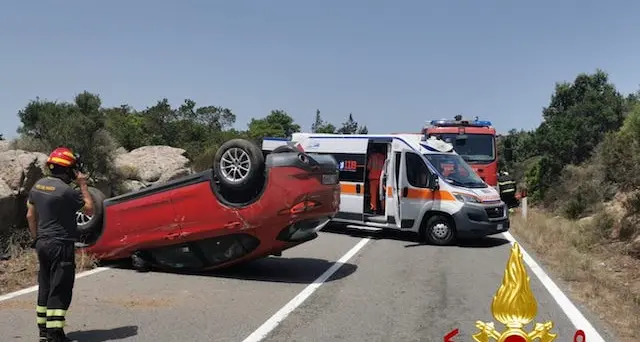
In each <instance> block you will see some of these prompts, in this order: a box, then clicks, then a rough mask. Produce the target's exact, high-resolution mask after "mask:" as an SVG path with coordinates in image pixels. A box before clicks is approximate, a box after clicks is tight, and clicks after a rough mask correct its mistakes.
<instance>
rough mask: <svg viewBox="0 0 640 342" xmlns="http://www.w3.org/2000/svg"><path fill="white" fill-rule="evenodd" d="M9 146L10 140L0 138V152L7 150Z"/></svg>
mask: <svg viewBox="0 0 640 342" xmlns="http://www.w3.org/2000/svg"><path fill="white" fill-rule="evenodd" d="M10 148H11V141H9V140H0V152H4V151H9V149H10Z"/></svg>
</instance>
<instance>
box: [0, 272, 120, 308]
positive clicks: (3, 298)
mask: <svg viewBox="0 0 640 342" xmlns="http://www.w3.org/2000/svg"><path fill="white" fill-rule="evenodd" d="M108 269H110V268H109V267H97V268H94V269H91V270H88V271H84V272H80V273H78V274H76V279H80V278H84V277H86V276H90V275H92V274H96V273H100V272H102V271H106V270H108ZM35 291H38V285H34V286H30V287H27V288H24V289H22V290H18V291H14V292H9V293H7V294H3V295H0V302H4V301H7V300H9V299H12V298H16V297H19V296H22V295H25V294H28V293H31V292H35Z"/></svg>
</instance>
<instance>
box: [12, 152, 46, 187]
mask: <svg viewBox="0 0 640 342" xmlns="http://www.w3.org/2000/svg"><path fill="white" fill-rule="evenodd" d="M46 161H47V155H45V154H44V153H39V152H27V151H22V150H9V151H5V152H0V179H2V180H4V181H5V182H6V183H7V185H8V186H9V187H10V188H11V189H12V190H13V191H15V192H17V193H23V192H25V191H29V189H31V186H33V184H34V183H35V181H36V180H38V179H39V178H40V177H42V175H43V171H44V165H45V163H46Z"/></svg>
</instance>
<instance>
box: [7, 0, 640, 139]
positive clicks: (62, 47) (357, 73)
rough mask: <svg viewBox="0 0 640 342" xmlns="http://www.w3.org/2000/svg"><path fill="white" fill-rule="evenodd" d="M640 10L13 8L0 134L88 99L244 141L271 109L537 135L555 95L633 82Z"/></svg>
mask: <svg viewBox="0 0 640 342" xmlns="http://www.w3.org/2000/svg"><path fill="white" fill-rule="evenodd" d="M639 10H640V2H633V1H630V0H629V1H613V0H612V1H608V2H605V1H586V0H584V1H576V0H571V1H570V0H564V1H548V0H539V1H530V2H524V1H507V0H500V1H498V0H485V1H471V0H468V1H452V0H450V1H426V0H425V1H409V0H405V1H402V0H397V1H391V0H389V1H378V0H369V1H364V0H342V1H339V0H324V1H304V0H298V1H294V0H270V1H266V0H262V1H259V0H254V1H248V0H234V1H216V0H208V1H207V0H200V1H195V0H183V1H166V0H165V1H162V0H155V1H150V0H136V1H123V0H118V1H101V2H98V1H76V0H73V1H70V0H67V1H55V2H54V1H13V2H7V3H6V4H4V5H3V9H2V11H0V52H1V54H2V57H0V80H1V82H2V91H0V133H3V134H4V135H5V137H14V136H15V135H16V133H15V130H16V128H17V126H18V125H19V120H18V118H17V112H18V110H20V109H21V108H22V107H24V106H25V105H26V103H27V102H28V101H29V100H31V99H34V98H35V97H36V96H39V97H40V98H46V99H50V100H59V101H70V100H71V99H72V98H73V96H74V95H75V94H77V93H79V92H81V91H83V90H88V91H90V92H96V93H98V94H100V96H101V98H102V100H103V104H104V105H106V106H114V105H120V104H122V103H128V104H130V105H132V106H134V107H136V108H138V109H143V108H144V107H146V106H148V105H152V104H154V103H155V102H156V101H157V100H159V99H161V98H163V97H167V98H168V99H169V100H170V102H171V103H172V104H174V105H178V104H180V103H181V102H182V101H183V100H184V98H187V97H188V98H191V99H193V100H194V101H196V102H197V103H198V104H199V105H209V104H213V105H221V106H225V107H229V108H231V109H232V110H233V111H234V112H235V113H236V115H237V122H236V125H235V126H236V127H237V128H241V129H244V128H246V124H247V123H248V122H249V120H250V119H251V117H262V116H264V115H266V114H268V112H269V111H270V110H271V109H283V110H286V111H287V112H289V113H290V114H291V115H292V116H293V117H294V119H295V120H296V122H298V123H299V124H300V125H301V126H302V127H303V130H309V129H310V125H311V122H312V120H313V118H314V114H315V110H316V108H318V109H320V110H321V113H322V115H323V116H324V118H325V119H326V120H329V121H332V122H334V123H335V124H339V123H340V122H342V121H344V120H345V119H346V117H347V115H348V114H349V112H352V113H353V114H354V117H355V118H356V120H358V121H359V122H361V123H363V124H366V125H367V126H368V127H369V131H370V132H371V133H389V132H398V131H406V132H408V131H413V132H417V131H418V130H419V129H420V127H421V126H422V125H423V124H424V122H425V121H427V120H429V119H433V118H442V117H452V116H453V115H455V114H458V113H463V114H465V115H468V116H475V115H478V116H480V117H481V118H483V119H488V120H491V121H493V122H494V125H495V126H496V128H497V129H498V130H499V131H500V132H506V131H507V130H508V129H510V128H524V129H531V128H534V127H536V126H537V125H538V124H539V123H540V122H541V109H542V107H543V106H546V105H548V103H549V98H550V96H551V93H552V91H553V87H554V83H555V82H557V81H563V80H573V78H574V77H575V76H576V75H577V74H578V73H580V72H593V71H595V70H596V68H601V69H603V70H605V71H606V72H608V73H609V74H610V77H611V80H612V81H613V82H614V83H615V84H616V86H617V87H618V89H619V90H620V91H621V92H623V93H629V92H633V91H636V90H637V89H638V88H639V86H638V84H640V68H638V61H639V60H640V58H639V57H640V55H639V53H640V45H638V44H634V42H635V41H636V40H637V37H638V33H640V31H639V29H640V24H638V20H637V15H638V13H640V12H639Z"/></svg>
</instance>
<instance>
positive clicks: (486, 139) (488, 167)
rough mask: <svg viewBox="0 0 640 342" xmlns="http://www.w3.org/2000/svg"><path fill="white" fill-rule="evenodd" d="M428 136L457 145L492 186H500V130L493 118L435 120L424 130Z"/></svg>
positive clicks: (461, 154)
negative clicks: (497, 138)
mask: <svg viewBox="0 0 640 342" xmlns="http://www.w3.org/2000/svg"><path fill="white" fill-rule="evenodd" d="M422 134H423V135H424V136H425V137H426V138H427V139H428V138H429V137H437V138H439V139H442V140H444V141H445V142H448V143H450V144H452V145H453V147H454V149H455V151H456V152H457V153H458V154H459V155H460V156H461V157H462V158H463V159H464V160H465V161H466V162H467V163H468V164H469V165H471V168H473V171H475V172H476V173H477V174H478V176H480V178H481V179H482V180H483V181H484V182H485V183H487V184H488V185H490V186H492V187H494V188H496V189H498V153H497V149H496V130H495V128H494V127H493V125H492V123H491V121H484V120H478V119H477V118H476V119H475V120H466V119H460V120H447V119H441V120H432V121H430V122H429V123H428V124H427V125H426V126H425V127H424V128H423V130H422Z"/></svg>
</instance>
